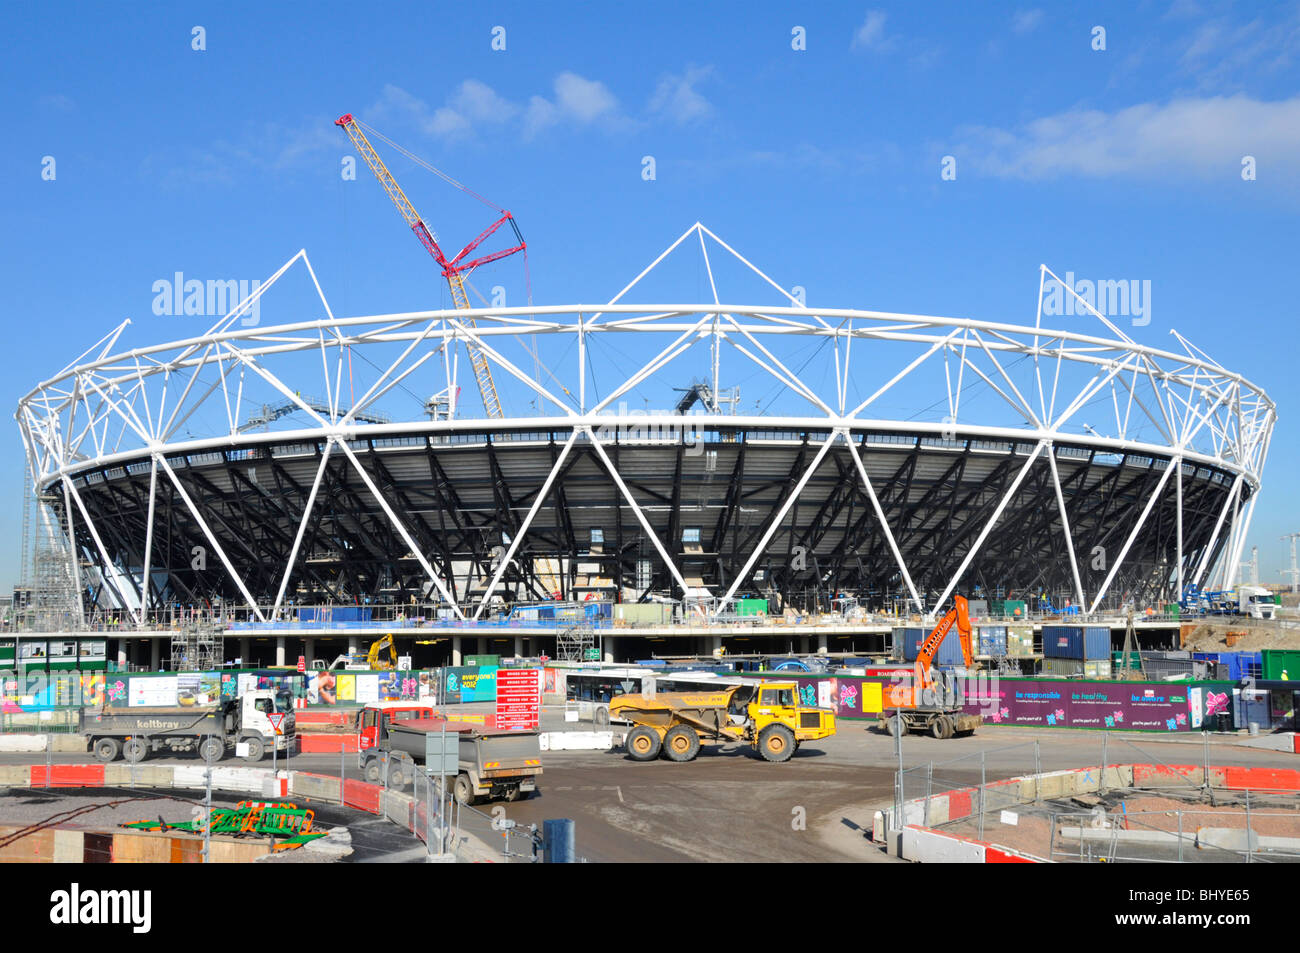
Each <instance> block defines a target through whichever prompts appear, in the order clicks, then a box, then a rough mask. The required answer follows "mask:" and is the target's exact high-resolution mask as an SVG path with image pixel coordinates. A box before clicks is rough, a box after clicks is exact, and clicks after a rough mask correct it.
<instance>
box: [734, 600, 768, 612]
mask: <svg viewBox="0 0 1300 953" xmlns="http://www.w3.org/2000/svg"><path fill="white" fill-rule="evenodd" d="M736 615H767V600H766V599H737V600H736Z"/></svg>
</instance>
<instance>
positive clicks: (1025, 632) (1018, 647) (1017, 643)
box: [1007, 625, 1034, 658]
mask: <svg viewBox="0 0 1300 953" xmlns="http://www.w3.org/2000/svg"><path fill="white" fill-rule="evenodd" d="M1033 654H1034V627H1033V626H1032V625H1009V626H1007V655H1010V656H1012V657H1015V658H1025V657H1026V656H1029V655H1033Z"/></svg>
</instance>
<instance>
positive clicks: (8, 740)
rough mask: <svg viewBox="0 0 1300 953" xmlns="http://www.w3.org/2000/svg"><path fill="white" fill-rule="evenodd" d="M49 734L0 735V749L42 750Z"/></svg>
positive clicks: (28, 751)
mask: <svg viewBox="0 0 1300 953" xmlns="http://www.w3.org/2000/svg"><path fill="white" fill-rule="evenodd" d="M49 737H50V736H49V735H0V751H2V752H5V753H6V754H8V753H11V752H13V753H18V752H21V753H30V752H33V751H44V750H45V747H46V743H47V740H48V738H49Z"/></svg>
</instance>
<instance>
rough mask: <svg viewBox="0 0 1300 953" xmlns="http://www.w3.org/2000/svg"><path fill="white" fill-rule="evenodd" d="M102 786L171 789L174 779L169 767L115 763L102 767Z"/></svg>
mask: <svg viewBox="0 0 1300 953" xmlns="http://www.w3.org/2000/svg"><path fill="white" fill-rule="evenodd" d="M104 784H105V785H107V786H108V787H117V788H130V787H140V788H171V787H175V786H176V785H175V778H174V775H173V770H172V766H171V765H162V764H125V763H123V762H121V761H116V762H114V763H113V764H106V765H104Z"/></svg>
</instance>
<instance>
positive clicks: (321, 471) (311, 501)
mask: <svg viewBox="0 0 1300 953" xmlns="http://www.w3.org/2000/svg"><path fill="white" fill-rule="evenodd" d="M333 447H334V441H333V440H326V441H325V449H324V450H323V451H322V452H321V456H320V466H318V467H317V468H316V479H315V480H313V481H312V484H311V492H310V493H308V494H307V505H306V506H305V507H303V511H302V519H301V520H300V521H299V522H298V532H297V533H295V534H294V537H293V549H291V550H290V551H289V562H288V564H287V565H286V566H285V567H284V577H283V578H282V579H281V580H280V591H279V592H277V593H276V595H275V605H273V606H272V607H271V618H272V619H274V618H277V617H278V616H279V615H280V603H281V602H283V601H284V590H285V588H286V587H288V585H289V577H290V576H291V575H293V567H294V563H296V562H297V561H298V547H299V546H301V545H302V537H303V533H304V532H306V530H307V520H308V517H310V516H311V511H312V509H313V508H314V507H315V505H316V492H317V491H318V490H319V489H320V485H321V480H323V479H324V477H325V465H326V464H328V463H329V459H330V450H331V449H332V448H333Z"/></svg>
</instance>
